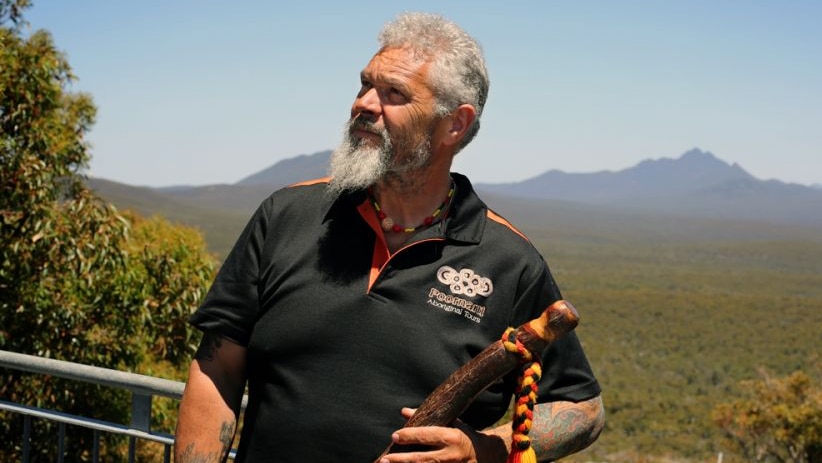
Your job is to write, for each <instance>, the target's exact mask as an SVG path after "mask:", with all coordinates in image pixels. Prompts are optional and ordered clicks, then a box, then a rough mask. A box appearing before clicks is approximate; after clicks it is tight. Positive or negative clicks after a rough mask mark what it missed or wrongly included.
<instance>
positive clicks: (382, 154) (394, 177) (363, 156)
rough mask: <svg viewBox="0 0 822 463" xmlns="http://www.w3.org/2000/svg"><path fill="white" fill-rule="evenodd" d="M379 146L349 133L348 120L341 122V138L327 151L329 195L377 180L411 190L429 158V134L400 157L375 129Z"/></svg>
mask: <svg viewBox="0 0 822 463" xmlns="http://www.w3.org/2000/svg"><path fill="white" fill-rule="evenodd" d="M371 128H372V129H373V130H376V131H378V132H379V135H380V136H382V140H383V143H382V144H381V145H378V146H377V145H368V144H366V143H363V141H362V140H359V139H356V138H354V137H353V136H352V135H351V121H349V122H347V123H346V125H345V131H344V135H343V140H342V142H340V145H339V146H338V147H337V149H336V150H334V152H333V153H332V154H331V163H330V164H331V165H330V170H329V174H330V176H331V177H332V179H331V182H330V183H329V185H328V192H329V194H331V195H333V196H336V195H339V194H340V193H343V192H345V191H355V190H364V189H366V188H369V187H370V186H372V185H374V184H376V183H377V182H378V181H380V180H384V179H390V180H391V181H392V182H393V183H395V184H397V186H400V187H401V188H402V189H409V191H413V189H414V188H415V185H416V175H415V174H417V173H418V172H419V171H421V170H423V169H424V168H425V167H427V166H428V164H429V162H430V160H431V135H430V133H429V134H427V136H426V137H425V141H424V142H423V143H419V144H417V146H415V147H414V149H413V150H411V151H410V152H408V153H407V154H406V155H405V156H403V157H402V158H399V159H398V158H397V156H395V155H394V143H393V142H392V140H391V136H390V135H389V133H388V131H387V130H385V129H384V128H382V129H377V128H374V127H371Z"/></svg>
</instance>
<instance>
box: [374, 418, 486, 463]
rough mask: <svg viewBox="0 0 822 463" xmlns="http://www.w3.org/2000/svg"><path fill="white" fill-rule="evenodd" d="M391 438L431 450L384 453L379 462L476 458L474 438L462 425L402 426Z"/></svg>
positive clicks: (402, 443) (396, 441) (394, 462)
mask: <svg viewBox="0 0 822 463" xmlns="http://www.w3.org/2000/svg"><path fill="white" fill-rule="evenodd" d="M391 439H392V441H393V443H394V444H397V445H423V446H426V447H428V448H430V450H428V451H420V452H404V453H392V454H389V455H386V456H385V457H383V458H382V459H381V460H380V463H403V462H406V463H419V462H443V463H445V462H466V461H476V455H475V453H474V447H473V444H472V442H471V440H470V439H469V438H468V436H466V435H465V433H463V432H462V431H460V430H459V429H455V428H445V427H440V426H424V427H416V428H403V429H400V430H398V431H396V432H395V433H394V434H393V435H392V436H391Z"/></svg>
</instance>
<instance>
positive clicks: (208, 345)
mask: <svg viewBox="0 0 822 463" xmlns="http://www.w3.org/2000/svg"><path fill="white" fill-rule="evenodd" d="M221 347H223V338H221V337H220V336H217V335H214V334H209V333H204V334H203V340H202V341H200V347H198V348H197V352H195V353H194V358H195V359H197V360H201V361H206V362H211V361H213V360H214V357H215V356H216V355H217V351H218V350H219V349H220V348H221Z"/></svg>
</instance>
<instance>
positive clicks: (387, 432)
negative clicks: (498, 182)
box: [175, 13, 603, 463]
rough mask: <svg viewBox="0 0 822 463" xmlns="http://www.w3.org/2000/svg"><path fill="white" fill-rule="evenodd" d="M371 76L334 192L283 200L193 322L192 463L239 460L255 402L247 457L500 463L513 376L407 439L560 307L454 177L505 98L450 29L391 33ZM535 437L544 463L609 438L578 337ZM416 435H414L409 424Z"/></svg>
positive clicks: (431, 23)
mask: <svg viewBox="0 0 822 463" xmlns="http://www.w3.org/2000/svg"><path fill="white" fill-rule="evenodd" d="M380 43H381V48H380V50H379V51H378V53H377V54H376V55H375V56H374V57H373V59H372V60H371V61H370V62H369V63H368V65H367V66H366V67H365V69H364V70H363V71H362V73H361V82H362V86H361V88H360V91H359V93H358V94H357V97H356V99H355V101H354V104H353V106H352V108H351V118H350V121H349V123H348V126H347V129H348V130H347V131H346V136H345V137H344V140H343V142H342V144H341V146H340V147H339V148H338V149H337V150H336V151H335V152H334V154H333V155H332V160H331V174H332V175H331V178H330V179H324V180H318V181H314V182H307V183H304V184H299V185H294V186H291V187H288V188H284V189H282V190H280V191H277V192H275V193H274V194H273V195H272V196H271V197H269V198H268V199H267V200H266V201H265V202H263V204H262V205H261V206H260V208H259V209H258V211H257V212H256V214H255V215H254V217H253V218H252V219H251V221H250V222H249V224H248V225H247V227H246V229H245V230H244V232H243V233H242V235H241V237H240V238H239V240H238V242H237V244H236V245H235V247H234V249H233V251H232V252H231V254H230V255H229V257H228V258H227V259H226V262H225V263H224V265H223V267H222V268H221V270H220V273H219V275H218V277H217V279H216V280H215V282H214V285H213V286H212V288H211V290H210V291H209V294H208V296H207V297H206V300H205V302H204V304H203V305H202V307H201V308H200V309H199V310H198V311H197V312H196V313H195V314H194V315H193V317H192V323H193V324H194V325H195V326H196V327H198V328H200V329H201V330H203V331H204V336H203V341H202V344H201V346H200V348H199V350H198V352H197V354H196V355H195V359H194V361H193V362H192V365H191V370H190V372H189V380H188V383H187V385H186V390H185V394H184V397H183V400H182V403H181V407H180V418H179V423H178V428H177V443H176V448H175V455H176V461H177V462H178V463H184V462H186V463H187V462H195V461H196V462H200V461H221V459H224V458H225V455H226V454H227V452H228V449H229V448H230V447H231V442H232V438H233V435H234V431H235V428H236V420H237V416H238V412H239V408H240V401H241V398H242V395H243V390H244V387H245V385H246V382H247V383H248V395H249V403H248V407H247V410H246V412H245V420H244V426H243V431H242V435H241V437H240V442H239V449H238V457H237V458H238V460H239V461H252V462H257V461H267V462H268V461H270V462H281V461H282V462H285V461H290V462H352V463H369V462H371V461H373V460H374V459H375V458H377V457H378V456H379V455H380V453H381V451H382V450H383V449H384V448H385V447H386V445H387V444H389V443H391V442H392V441H393V442H394V443H398V444H402V445H405V444H408V445H410V446H411V447H410V449H412V450H409V447H404V449H405V450H406V451H401V452H398V453H391V454H389V455H387V456H386V457H384V458H383V459H382V460H381V461H384V462H422V461H454V462H457V461H480V462H496V461H499V462H502V461H505V459H506V455H507V454H508V452H509V449H510V445H511V444H510V442H511V428H510V426H499V427H497V428H491V429H489V428H488V427H489V426H492V425H493V424H494V423H495V422H497V420H498V419H500V418H501V417H502V416H503V415H504V413H505V411H506V410H507V408H508V405H509V403H510V399H511V395H512V391H513V389H514V387H515V384H514V383H515V375H512V376H511V377H506V378H504V380H502V381H500V382H499V383H498V384H494V385H492V386H491V387H489V388H488V390H486V391H485V392H483V393H482V394H481V395H480V396H479V397H478V398H477V399H476V401H475V402H474V403H473V404H472V406H471V407H469V409H468V410H467V411H466V412H465V413H464V414H463V416H462V417H461V419H460V421H459V422H457V423H455V426H454V427H418V428H414V427H412V428H402V425H403V423H404V420H405V419H407V418H408V417H409V416H410V415H411V414H412V413H413V411H412V410H411V409H410V408H407V407H415V406H417V405H419V403H420V402H422V400H423V399H424V398H425V397H426V396H427V395H428V393H430V392H431V391H432V390H433V389H434V388H435V387H436V386H437V385H438V384H439V383H440V382H441V381H442V380H444V379H445V378H446V377H447V376H448V375H449V374H450V373H451V372H453V371H454V370H456V369H457V368H458V367H459V366H460V365H462V364H464V363H466V362H467V361H468V360H470V359H471V358H472V357H473V356H474V355H476V354H477V353H478V352H479V351H480V350H482V349H483V348H484V347H486V346H487V345H489V344H491V343H492V342H494V341H496V340H497V339H499V337H500V335H501V334H502V332H503V331H504V330H505V328H506V327H508V326H517V325H519V324H521V323H524V322H525V321H527V320H530V319H533V318H536V317H537V316H538V315H539V313H540V312H541V311H542V310H543V309H544V308H545V307H547V306H548V305H549V304H550V303H551V302H553V301H555V300H557V299H559V298H560V293H559V290H558V289H557V287H556V285H555V283H554V280H553V278H552V277H551V274H550V272H549V270H548V267H547V266H546V264H545V262H544V261H543V260H542V257H541V256H540V255H539V254H538V253H537V251H536V250H535V249H534V248H533V247H532V246H531V244H530V243H529V242H528V240H527V239H526V238H525V237H524V236H523V235H522V234H521V233H519V232H518V231H517V230H516V229H514V228H513V226H511V225H510V224H509V223H508V222H506V221H505V220H504V219H502V218H501V217H500V216H498V215H496V214H495V213H493V212H492V211H490V210H488V209H487V207H486V206H485V205H484V204H483V203H482V202H481V201H480V200H479V198H477V196H476V195H475V194H474V192H473V190H472V188H471V184H470V182H469V181H468V180H467V179H466V178H465V177H463V176H460V175H458V174H453V173H451V172H450V168H451V163H452V160H453V157H454V155H455V154H456V153H457V152H458V151H459V150H460V149H462V148H463V147H464V146H465V145H466V144H467V143H468V142H469V141H470V140H471V139H472V138H473V136H474V135H475V134H476V132H477V130H478V128H479V119H480V115H481V113H482V109H483V105H484V103H485V99H486V95H487V91H488V77H487V74H486V70H485V64H484V59H483V57H482V53H481V51H480V49H479V46H478V44H477V43H476V42H475V41H474V40H473V39H472V38H471V37H470V36H468V35H467V34H466V33H465V32H464V31H462V29H460V28H459V27H458V26H456V25H455V24H453V23H451V22H449V21H447V20H445V19H443V18H441V17H439V16H435V15H429V14H418V13H417V14H405V15H402V16H400V17H398V18H397V19H396V20H395V21H393V22H392V23H390V24H388V25H386V27H385V28H384V30H383V32H382V33H381V35H380ZM543 369H544V374H543V379H542V381H541V383H540V386H541V389H540V395H539V400H538V402H539V404H538V405H537V406H536V408H535V417H534V423H533V427H532V430H531V439H532V446H533V448H534V449H535V450H536V452H537V455H538V456H539V458H540V459H542V460H547V459H554V458H558V457H560V456H563V455H566V454H569V453H573V452H575V451H578V450H580V449H582V448H584V447H586V446H587V445H589V444H590V443H591V442H593V441H594V440H595V439H596V438H597V436H598V434H599V432H600V430H601V429H602V425H603V411H602V403H601V401H600V398H599V392H600V390H599V386H598V384H597V382H596V379H595V378H594V376H593V374H592V373H591V370H590V367H589V366H588V362H587V360H586V358H585V355H584V353H583V352H582V349H581V347H580V345H579V342H578V340H577V338H576V336H575V335H573V333H572V334H571V335H569V336H566V337H565V338H563V339H562V340H560V341H558V342H557V343H555V344H553V345H552V346H551V347H550V348H549V349H548V352H547V353H546V354H545V359H544V365H543ZM401 428H402V429H401Z"/></svg>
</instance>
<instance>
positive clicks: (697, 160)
mask: <svg viewBox="0 0 822 463" xmlns="http://www.w3.org/2000/svg"><path fill="white" fill-rule="evenodd" d="M477 189H479V190H482V191H486V192H492V193H495V194H498V195H503V196H511V197H519V198H529V199H552V200H564V201H573V202H580V203H586V204H598V205H603V206H610V207H616V208H620V209H629V210H642V211H648V212H665V213H667V214H677V215H685V216H692V217H717V218H733V219H751V220H762V221H769V222H790V223H796V224H808V225H822V191H820V190H818V189H814V188H811V187H807V186H803V185H798V184H790V183H784V182H780V181H778V180H767V181H766V180H759V179H757V178H755V177H754V176H752V175H751V174H749V173H748V172H746V171H745V170H744V169H743V168H742V167H741V166H739V165H737V164H733V165H731V164H728V163H726V162H724V161H722V160H720V159H718V158H717V157H716V156H714V155H713V154H711V153H710V152H705V151H701V150H699V149H696V148H695V149H692V150H690V151H688V152H686V153H684V154H682V155H681V156H680V157H679V158H677V159H669V158H662V159H654V160H645V161H642V162H640V163H639V164H637V165H636V166H633V167H630V168H627V169H623V170H620V171H616V172H612V171H601V172H595V173H587V174H578V173H565V172H562V171H559V170H551V171H548V172H546V173H544V174H541V175H538V176H536V177H533V178H531V179H527V180H524V181H522V182H517V183H499V184H479V185H477Z"/></svg>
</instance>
